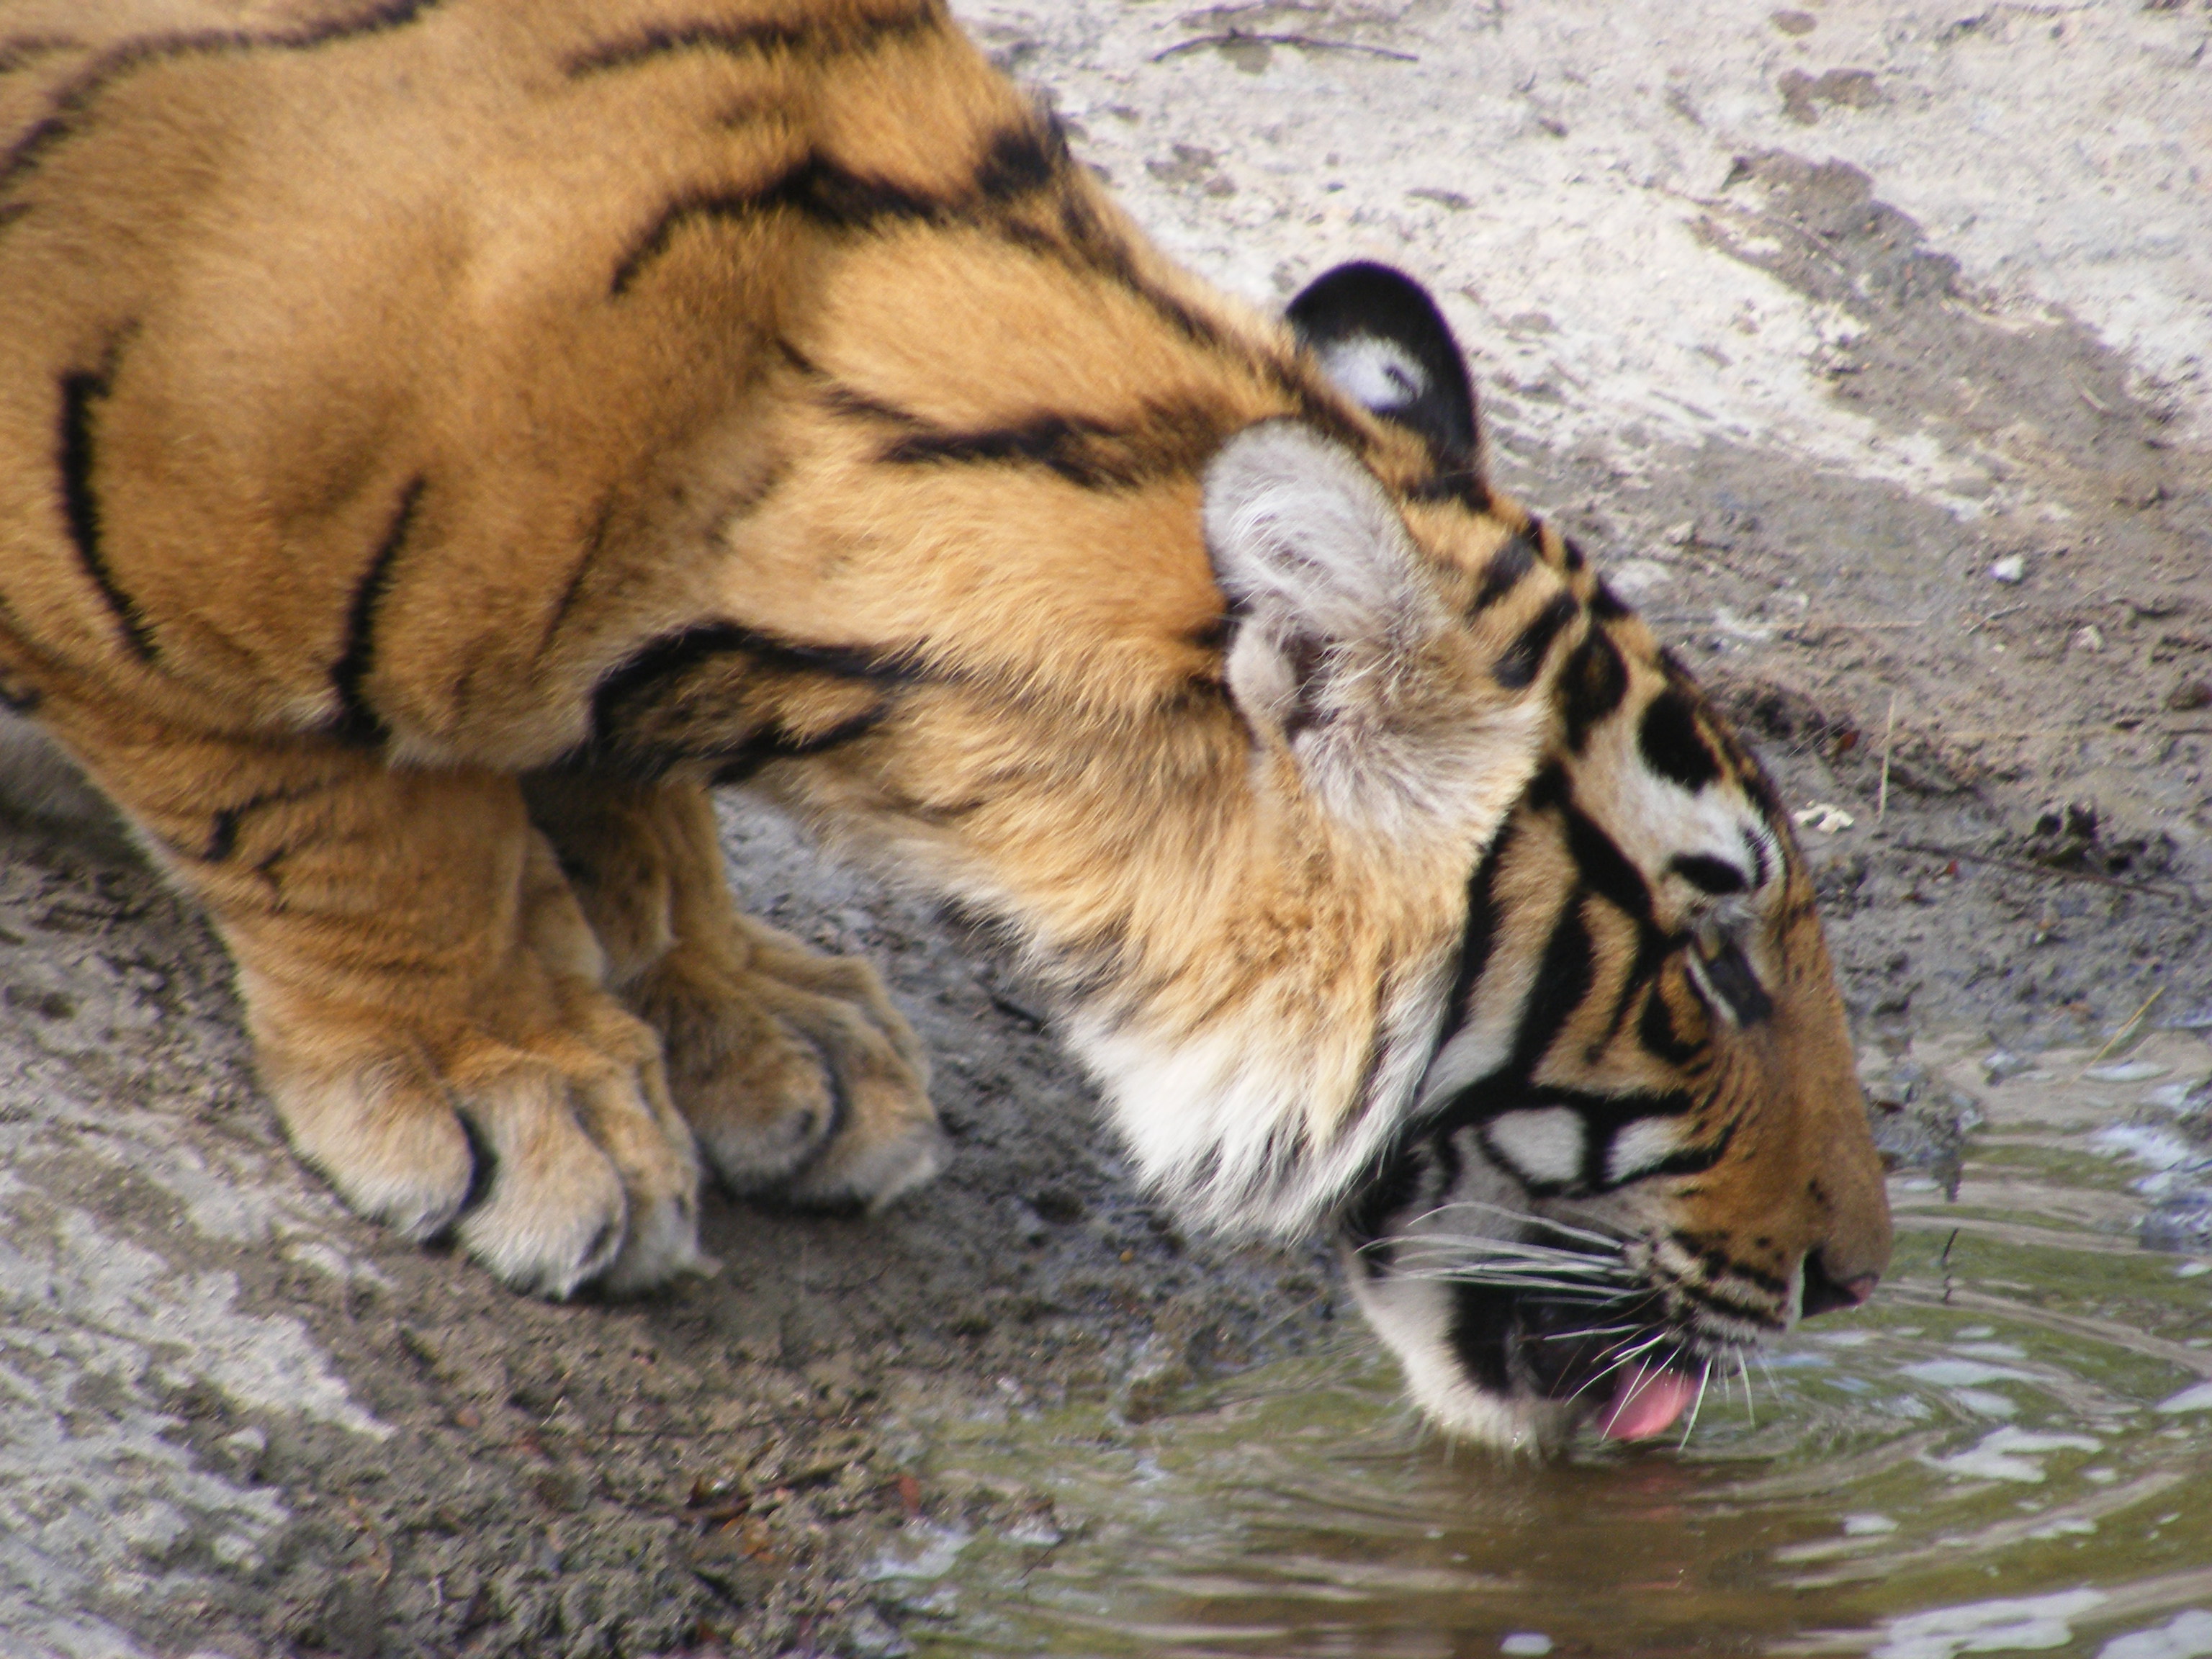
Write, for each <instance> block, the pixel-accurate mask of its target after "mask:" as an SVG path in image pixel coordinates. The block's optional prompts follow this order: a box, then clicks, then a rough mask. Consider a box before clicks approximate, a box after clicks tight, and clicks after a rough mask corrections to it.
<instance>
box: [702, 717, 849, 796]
mask: <svg viewBox="0 0 2212 1659" xmlns="http://www.w3.org/2000/svg"><path fill="white" fill-rule="evenodd" d="M889 713H890V708H889V706H888V705H887V704H878V706H877V707H875V708H871V709H869V710H868V711H867V712H866V714H855V715H854V717H853V718H852V719H850V720H840V721H838V723H837V724H836V725H835V726H831V727H829V729H828V730H827V731H825V732H815V733H814V734H813V735H812V736H811V737H799V736H797V735H794V734H793V733H792V732H787V731H785V730H783V729H782V728H781V726H779V727H776V728H775V729H774V730H772V731H769V732H763V733H761V735H760V736H758V737H757V738H753V739H752V740H751V741H750V742H749V743H747V744H744V746H743V747H741V748H740V749H739V750H738V751H737V753H735V754H734V755H732V756H731V757H730V758H729V759H727V760H726V761H724V762H723V763H721V765H720V766H718V767H717V768H715V769H714V780H713V781H714V782H715V783H717V784H720V785H723V786H725V787H728V786H734V785H737V784H741V783H744V782H747V781H750V779H751V778H752V776H753V775H754V774H755V773H757V772H758V771H759V770H760V769H761V768H763V766H766V765H768V764H769V763H770V762H771V761H780V760H805V759H806V758H807V757H810V756H814V755H826V754H828V753H829V751H830V750H832V749H836V748H838V747H840V746H842V744H848V743H851V742H852V741H854V739H855V738H864V737H866V736H867V734H868V733H869V732H872V731H874V730H875V729H876V728H877V727H878V726H881V725H882V724H883V723H884V716H885V715H886V714H889Z"/></svg>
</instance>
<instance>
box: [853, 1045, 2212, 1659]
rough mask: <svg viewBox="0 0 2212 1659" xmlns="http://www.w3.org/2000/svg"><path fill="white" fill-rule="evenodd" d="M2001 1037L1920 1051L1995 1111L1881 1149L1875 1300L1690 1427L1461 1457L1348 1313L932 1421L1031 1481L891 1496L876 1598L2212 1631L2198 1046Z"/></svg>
mask: <svg viewBox="0 0 2212 1659" xmlns="http://www.w3.org/2000/svg"><path fill="white" fill-rule="evenodd" d="M1986 1053H1987V1045H1986V1044H1980V1045H1968V1044H1966V1043H1963V1042H1960V1043H1950V1044H1936V1045H1932V1046H1931V1047H1929V1048H1926V1049H1923V1052H1922V1054H1919V1055H1917V1056H1916V1058H1917V1060H1919V1061H1920V1062H1921V1063H1922V1064H1923V1065H1924V1066H1926V1068H1927V1071H1928V1073H1929V1080H1928V1084H1927V1085H1926V1086H1927V1087H1929V1088H1931V1089H1942V1088H1945V1087H1952V1086H1955V1087H1957V1088H1960V1089H1961V1090H1964V1091H1966V1092H1967V1093H1970V1094H1971V1095H1972V1097H1974V1099H1975V1101H1976V1103H1977V1104H1978V1108H1979V1110H1980V1112H1981V1113H1982V1114H1983V1115H1984V1116H1985V1118H1986V1120H1987V1121H1985V1122H1984V1124H1983V1126H1982V1127H1980V1128H1978V1130H1976V1131H1975V1132H1974V1133H1973V1134H1972V1136H1971V1138H1970V1139H1969V1140H1968V1142H1967V1145H1966V1152H1965V1157H1964V1161H1963V1165H1962V1167H1961V1169H1960V1172H1959V1173H1960V1179H1959V1182H1958V1188H1957V1195H1956V1197H1955V1199H1954V1198H1952V1197H1950V1196H1949V1195H1948V1194H1947V1192H1946V1190H1945V1188H1946V1187H1947V1186H1948V1178H1946V1177H1941V1176H1933V1175H1929V1174H1925V1173H1921V1174H1913V1173H1907V1174H1905V1175H1901V1176H1899V1177H1897V1178H1895V1180H1894V1182H1893V1199H1894V1200H1895V1203H1896V1206H1897V1210H1898V1219H1899V1250H1898V1256H1897V1261H1896V1265H1895V1268H1894V1271H1893V1274H1892V1276H1891V1278H1890V1279H1889V1280H1888V1282H1887V1284H1886V1285H1884V1287H1883V1290H1882V1292H1881V1295H1880V1297H1878V1298H1877V1300H1876V1303H1875V1305H1874V1306H1872V1307H1871V1308H1870V1309H1869V1310H1865V1311H1863V1312H1861V1313H1857V1314H1853V1315H1849V1316H1832V1317H1829V1318H1826V1319H1823V1320H1820V1321H1819V1322H1815V1323H1814V1324H1811V1325H1809V1326H1808V1327H1806V1328H1804V1329H1802V1331H1801V1332H1799V1333H1798V1334H1796V1336H1794V1337H1793V1338H1792V1339H1791V1340H1789V1341H1788V1342H1786V1343H1784V1344H1783V1345H1782V1346H1780V1347H1779V1348H1778V1350H1777V1351H1776V1352H1773V1353H1772V1354H1771V1356H1770V1357H1769V1358H1768V1360H1767V1362H1766V1363H1765V1364H1764V1365H1758V1364H1754V1365H1753V1367H1752V1369H1751V1370H1750V1372H1749V1375H1748V1376H1747V1378H1744V1379H1739V1380H1737V1381H1736V1382H1735V1383H1733V1384H1732V1385H1731V1386H1730V1387H1729V1389H1727V1390H1726V1391H1725V1392H1722V1391H1720V1390H1718V1389H1716V1390H1715V1392H1714V1393H1713V1394H1712V1395H1710V1396H1709V1397H1708V1398H1707V1399H1706V1400H1705V1402H1704V1405H1703V1407H1702V1410H1701V1411H1700V1413H1699V1416H1698V1418H1697V1420H1696V1422H1695V1424H1694V1425H1693V1426H1692V1428H1691V1429H1690V1431H1688V1433H1687V1434H1686V1436H1682V1435H1670V1436H1668V1437H1667V1438H1665V1439H1663V1440H1662V1441H1659V1442H1657V1443H1650V1444H1645V1445H1638V1446H1632V1447H1621V1446H1605V1445H1599V1444H1595V1443H1592V1444H1588V1445H1585V1446H1583V1447H1582V1448H1580V1449H1577V1451H1576V1452H1575V1453H1574V1454H1573V1455H1570V1456H1568V1457H1566V1458H1565V1459H1564V1460H1562V1461H1559V1462H1553V1463H1548V1464H1541V1465H1540V1464H1534V1463H1527V1462H1524V1463H1520V1464H1508V1463H1502V1462H1499V1461H1498V1460H1496V1459H1494V1458H1492V1457H1491V1456H1488V1455H1479V1454H1474V1453H1470V1452H1468V1451H1464V1450H1462V1451H1458V1452H1456V1453H1455V1452H1454V1451H1452V1450H1451V1449H1449V1448H1447V1447H1445V1446H1443V1445H1442V1444H1440V1443H1437V1442H1436V1441H1435V1440H1434V1439H1433V1438H1432V1437H1428V1436H1426V1435H1425V1434H1424V1433H1423V1432H1421V1431H1419V1428H1418V1427H1417V1426H1416V1425H1414V1424H1413V1421H1412V1419H1410V1417H1409V1416H1408V1414H1407V1413H1406V1411H1405V1410H1404V1409H1403V1407H1401V1405H1400V1404H1399V1402H1398V1400H1397V1397H1396V1394H1395V1377H1394V1376H1393V1373H1392V1370H1391V1367H1390V1365H1389V1362H1388V1361H1387V1360H1384V1359H1383V1358H1381V1357H1379V1356H1378V1355H1377V1354H1376V1352H1375V1350H1374V1349H1373V1347H1372V1346H1371V1345H1370V1344H1369V1343H1368V1342H1366V1341H1365V1340H1355V1339H1354V1337H1353V1335H1352V1334H1351V1333H1347V1334H1346V1340H1345V1341H1344V1342H1343V1343H1342V1345H1341V1346H1340V1348H1338V1349H1337V1350H1336V1351H1335V1352H1331V1353H1329V1354H1327V1355H1324V1356H1322V1357H1321V1358H1307V1359H1302V1360H1299V1361H1297V1362H1294V1363H1285V1364H1281V1365H1278V1366H1276V1367H1273V1368H1271V1369H1262V1370H1257V1371H1253V1372H1248V1373H1245V1374H1244V1375H1243V1376H1239V1377H1237V1378H1236V1379H1234V1380H1233V1381H1231V1382H1228V1383H1223V1384H1221V1385H1218V1387H1216V1388H1215V1389H1212V1391H1210V1392H1208V1391H1197V1392H1194V1393H1192V1394H1190V1395H1188V1396H1186V1397H1184V1398H1182V1399H1181V1400H1179V1401H1176V1404H1175V1408H1174V1409H1173V1411H1172V1413H1171V1414H1170V1415H1168V1416H1165V1417H1163V1418H1158V1419H1153V1420H1152V1421H1149V1422H1146V1423H1143V1424H1140V1425H1130V1424H1127V1423H1126V1422H1124V1421H1122V1420H1121V1419H1119V1418H1117V1417H1116V1416H1115V1414H1114V1413H1112V1412H1110V1411H1109V1410H1105V1409H1092V1410H1087V1411H1085V1410H1072V1409H1071V1410H1068V1411H1064V1412H1060V1413H1020V1412H1011V1413H1008V1414H1007V1415H1006V1417H1005V1418H1004V1419H1000V1420H996V1421H969V1422H966V1423H963V1424H957V1425H933V1429H932V1431H931V1433H930V1436H929V1438H930V1440H931V1443H932V1444H933V1451H932V1452H931V1454H930V1455H929V1458H928V1461H927V1462H926V1463H925V1465H924V1466H923V1468H922V1469H921V1474H922V1476H923V1478H924V1479H925V1480H927V1481H929V1482H931V1483H932V1484H933V1485H935V1486H938V1487H939V1489H945V1488H946V1487H950V1488H953V1489H963V1488H969V1489H972V1488H974V1487H977V1486H981V1487H983V1488H986V1489H991V1488H995V1489H998V1490H1000V1491H1012V1492H1030V1493H1042V1494H1045V1495H1048V1497H1049V1498H1050V1500H1051V1502H1050V1506H1049V1510H1048V1511H1047V1510H1044V1509H1043V1508H1042V1506H1039V1508H1038V1510H1037V1512H1036V1516H1034V1518H1032V1519H1031V1520H1030V1521H1028V1522H1016V1523H1014V1524H1012V1525H1011V1526H1008V1525H1004V1524H1000V1525H994V1526H991V1527H987V1528H977V1529H975V1530H972V1531H971V1530H968V1529H964V1528H958V1527H945V1526H936V1525H933V1524H931V1523H929V1522H921V1521H917V1522H914V1523H912V1524H911V1525H910V1526H909V1527H908V1529H907V1532H906V1533H905V1534H904V1535H902V1538H901V1539H900V1540H899V1541H898V1545H897V1547H896V1548H895V1549H894V1550H893V1551H892V1552H891V1553H890V1554H889V1555H887V1556H886V1557H885V1559H884V1560H883V1562H882V1563H881V1564H880V1565H879V1566H878V1585H877V1590H878V1595H879V1597H880V1598H881V1599H882V1600H883V1601H884V1603H885V1604H886V1605H887V1606H890V1607H896V1608H897V1609H899V1610H900V1611H901V1613H902V1623H903V1625H904V1627H905V1630H906V1632H907V1635H908V1639H909V1640H911V1641H913V1642H915V1644H916V1645H917V1647H918V1648H919V1649H920V1650H921V1651H922V1652H924V1653H928V1654H939V1653H942V1654H947V1655H950V1654H961V1655H971V1654H972V1655H996V1654H1049V1655H1067V1656H1075V1655H1082V1656H1093V1655H1096V1656H1119V1655H1131V1656H1136V1655H1143V1656H1147V1659H1165V1656H1181V1655H1193V1656H1195V1655H1249V1656H1266V1659H1291V1656H1324V1655H1328V1656H1338V1655H1342V1656H1400V1655H1402V1656H1408V1659H1412V1656H1420V1659H1429V1656H1437V1659H1443V1656H1460V1655H1478V1654H1483V1655H1487V1654H1498V1653H1501V1652H1502V1653H1508V1654H1540V1653H1546V1652H1549V1653H1554V1654H1561V1655H1565V1654H1597V1655H1607V1656H1623V1655H1636V1656H1644V1655H1668V1654H1690V1653H1697V1654H1713V1653H1771V1654H1831V1653H1833V1654H1861V1653H1863V1654H1872V1655H1875V1656H1880V1659H1953V1656H1957V1655H1962V1654H1981V1653H2006V1652H2027V1651H2034V1652H2049V1653H2068V1654H2081V1655H2088V1656H2097V1659H2185V1656H2196V1655H2212V1244H2208V1243H2204V1242H2203V1241H2201V1240H2200V1241H2198V1243H2197V1249H2198V1250H2199V1251H2200V1252H2201V1254H2199V1255H2191V1254H2187V1253H2184V1252H2174V1251H2154V1250H2149V1249H2144V1248H2142V1243H2141V1230H2142V1223H2143V1221H2144V1219H2145V1217H2146V1214H2147V1213H2148V1212H2150V1211H2151V1210H2152V1209H2153V1207H2154V1206H2157V1205H2160V1203H2161V1201H2162V1202H2163V1206H2164V1207H2163V1209H2161V1210H2160V1214H2161V1215H2162V1216H2164V1217H2166V1221H2165V1222H2164V1223H2162V1224H2159V1225H2162V1226H2163V1227H2164V1231H2165V1233H2166V1235H2167V1236H2172V1234H2173V1233H2175V1231H2177V1229H2178V1230H2179V1233H2180V1234H2181V1236H2182V1237H2184V1239H2185V1240H2186V1239H2187V1237H2189V1228H2190V1225H2191V1223H2190V1219H2189V1218H2190V1214H2191V1210H2190V1203H2191V1200H2190V1194H2191V1190H2192V1187H2191V1183H2192V1182H2204V1181H2206V1180H2207V1179H2208V1178H2212V1169H2207V1168H2204V1167H2201V1166H2200V1165H2201V1160H2203V1159H2205V1158H2207V1157H2208V1156H2212V1148H2206V1147H2204V1146H2201V1145H2199V1144H2197V1142H2196V1141H2194V1140H2192V1139H2191V1134H2190V1133H2189V1132H2190V1130H2191V1125H2192V1121H2193V1118H2192V1116H2191V1113H2192V1110H2193V1109H2196V1108H2197V1105H2198V1103H2199V1102H2201V1101H2202V1099H2203V1095H2204V1092H2205V1091H2204V1089H2203V1086H2202V1085H2203V1081H2204V1079H2205V1078H2206V1077H2207V1075H2208V1074H2212V1049H2209V1048H2207V1046H2206V1043H2205V1042H2204V1041H2203V1037H2202V1036H2201V1035H2198V1034H2192V1033H2186V1032H2159V1033H2155V1034H2154V1035H2153V1036H2151V1037H2150V1038H2149V1039H2148V1041H2146V1042H2142V1043H2141V1044H2139V1045H2138V1046H2137V1047H2136V1048H2134V1049H2133V1050H2132V1051H2130V1052H2128V1053H2124V1054H2118V1055H2114V1054H2102V1055H2093V1054H2087V1053H2086V1052H2081V1053H2072V1054H2067V1053H2054V1054H2045V1055H2043V1056H2039V1057H2037V1059H2036V1060H2035V1063H2034V1064H2033V1066H2027V1068H2026V1069H2021V1067H2022V1066H2023V1064H2024V1062H2021V1061H2014V1060H2008V1058H2007V1057H2004V1056H1997V1057H1996V1059H1995V1060H1994V1063H1993V1064H1992V1063H1985V1061H1984V1055H1985V1054H1986ZM2175 1217H2179V1218H2180V1219H2179V1222H2176V1221H2175V1220H2174V1219H2173V1218H2175Z"/></svg>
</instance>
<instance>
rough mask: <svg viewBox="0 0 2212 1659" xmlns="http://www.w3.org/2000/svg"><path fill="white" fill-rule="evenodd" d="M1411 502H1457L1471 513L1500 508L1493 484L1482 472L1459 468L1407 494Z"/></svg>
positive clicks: (1414, 488)
mask: <svg viewBox="0 0 2212 1659" xmlns="http://www.w3.org/2000/svg"><path fill="white" fill-rule="evenodd" d="M1406 498H1407V500H1408V501H1457V502H1458V503H1459V504H1460V505H1461V506H1462V507H1465V508H1467V510H1468V512H1470V513H1488V512H1489V511H1490V510H1491V509H1492V507H1495V506H1496V505H1497V503H1496V501H1494V500H1493V499H1492V495H1491V494H1490V482H1489V480H1488V479H1486V478H1485V477H1483V476H1482V474H1480V472H1476V471H1470V470H1468V469H1467V468H1464V467H1462V468H1455V469H1454V470H1452V471H1447V472H1438V473H1436V474H1434V475H1433V476H1431V477H1426V478H1424V479H1422V480H1421V481H1420V482H1419V483H1417V484H1415V485H1414V486H1413V488H1412V489H1408V490H1407V492H1406Z"/></svg>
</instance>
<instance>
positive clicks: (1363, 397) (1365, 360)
mask: <svg viewBox="0 0 2212 1659" xmlns="http://www.w3.org/2000/svg"><path fill="white" fill-rule="evenodd" d="M1315 356H1318V357H1319V358H1320V359H1321V367H1322V373H1323V374H1326V375H1328V378H1329V379H1330V380H1333V381H1334V382H1335V384H1336V386H1337V389H1338V390H1340V392H1343V393H1344V394H1345V395H1346V397H1348V398H1352V400H1353V401H1354V402H1356V403H1358V404H1360V405H1361V406H1362V407H1364V408H1367V409H1371V410H1374V411H1375V412H1376V414H1378V415H1390V416H1395V415H1396V414H1397V413H1398V412H1399V411H1401V410H1407V409H1411V408H1412V407H1413V406H1414V405H1415V404H1418V403H1419V402H1420V400H1421V399H1422V398H1425V397H1426V396H1427V395H1428V393H1429V375H1428V371H1427V370H1426V369H1425V368H1422V367H1421V365H1420V362H1419V360H1418V359H1416V358H1415V357H1414V356H1413V353H1412V352H1410V351H1408V350H1407V349H1406V348H1405V347H1404V346H1402V345H1400V344H1399V343H1397V342H1396V341H1395V340H1386V339H1384V338H1383V337H1382V336H1381V335H1379V334H1349V335H1346V337H1344V338H1343V339H1340V340H1333V341H1331V342H1329V343H1328V344H1326V345H1323V346H1321V347H1318V348H1317V349H1316V351H1315Z"/></svg>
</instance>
